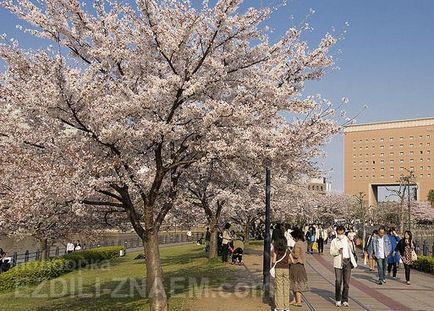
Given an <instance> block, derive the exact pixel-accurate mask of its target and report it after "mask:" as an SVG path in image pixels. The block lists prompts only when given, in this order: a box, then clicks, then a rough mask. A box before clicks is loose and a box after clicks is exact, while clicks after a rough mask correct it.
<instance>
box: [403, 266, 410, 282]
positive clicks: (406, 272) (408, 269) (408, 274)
mask: <svg viewBox="0 0 434 311" xmlns="http://www.w3.org/2000/svg"><path fill="white" fill-rule="evenodd" d="M410 267H411V266H410V265H406V264H404V270H405V280H406V281H407V282H410Z"/></svg>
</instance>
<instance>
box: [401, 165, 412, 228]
mask: <svg viewBox="0 0 434 311" xmlns="http://www.w3.org/2000/svg"><path fill="white" fill-rule="evenodd" d="M406 170H407V171H408V173H409V174H408V175H407V176H402V177H401V178H402V180H403V181H404V182H406V183H407V197H408V202H407V208H408V227H407V230H408V231H410V230H411V191H410V190H411V189H410V183H411V182H413V180H414V172H413V171H410V170H408V169H406Z"/></svg>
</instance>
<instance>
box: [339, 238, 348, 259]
mask: <svg viewBox="0 0 434 311" xmlns="http://www.w3.org/2000/svg"><path fill="white" fill-rule="evenodd" d="M340 241H341V243H342V257H343V258H345V259H349V258H350V245H349V244H348V238H347V237H344V238H343V239H342V240H340Z"/></svg>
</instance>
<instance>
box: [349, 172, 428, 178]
mask: <svg viewBox="0 0 434 311" xmlns="http://www.w3.org/2000/svg"><path fill="white" fill-rule="evenodd" d="M424 176H426V177H427V178H431V176H432V175H431V173H428V174H426V175H424V174H423V173H420V174H419V177H420V178H424ZM378 177H380V178H385V175H379V176H378ZM398 177H399V176H395V175H394V174H391V175H389V178H392V179H395V178H398ZM359 178H364V175H359ZM365 178H370V175H365ZM372 178H376V175H375V174H373V175H372ZM353 179H357V175H353Z"/></svg>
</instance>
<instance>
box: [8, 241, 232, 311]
mask: <svg viewBox="0 0 434 311" xmlns="http://www.w3.org/2000/svg"><path fill="white" fill-rule="evenodd" d="M137 254H138V253H130V254H128V255H127V256H125V257H122V258H117V259H115V260H113V261H110V262H107V263H105V264H102V265H100V266H98V267H91V268H84V269H80V270H75V271H73V272H71V273H68V274H66V275H64V276H62V277H59V278H57V279H53V280H51V281H47V282H44V283H42V284H41V285H40V286H33V287H28V288H19V289H18V290H16V291H14V292H9V293H1V294H0V306H2V309H5V310H26V311H27V310H52V311H54V310H92V311H96V310H148V309H149V307H148V304H147V300H146V299H145V298H143V293H144V287H143V285H144V284H145V283H146V282H145V279H144V275H145V268H144V260H143V259H141V260H134V258H135V257H136V256H137ZM161 257H162V263H163V269H164V275H165V280H164V282H165V284H164V285H165V288H166V291H167V292H168V296H169V309H170V310H171V311H182V310H186V304H187V303H188V302H189V301H190V300H191V299H193V298H192V297H193V296H194V293H195V291H196V292H197V291H200V290H201V287H200V286H201V285H203V284H205V283H206V282H208V284H209V285H210V287H211V288H212V287H219V286H220V285H221V284H223V283H225V282H230V281H231V280H233V278H234V275H233V274H232V273H228V270H227V268H225V267H223V265H222V264H221V262H220V261H218V260H214V261H211V262H209V261H208V259H207V258H206V257H205V254H204V252H203V247H201V246H196V245H193V244H192V245H182V246H173V247H167V248H162V249H161Z"/></svg>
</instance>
